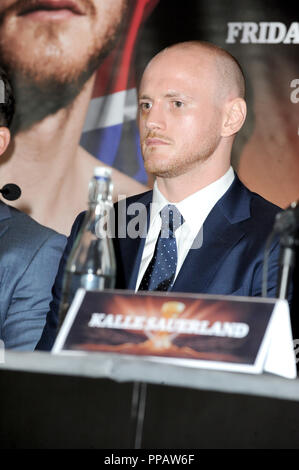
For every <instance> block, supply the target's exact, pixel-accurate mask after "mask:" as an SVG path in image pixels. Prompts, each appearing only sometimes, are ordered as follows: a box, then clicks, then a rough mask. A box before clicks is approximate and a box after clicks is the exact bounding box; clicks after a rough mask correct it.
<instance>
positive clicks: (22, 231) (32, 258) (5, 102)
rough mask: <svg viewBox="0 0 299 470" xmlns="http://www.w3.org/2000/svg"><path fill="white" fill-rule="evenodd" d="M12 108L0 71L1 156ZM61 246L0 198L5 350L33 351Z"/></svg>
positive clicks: (0, 324) (0, 325)
mask: <svg viewBox="0 0 299 470" xmlns="http://www.w3.org/2000/svg"><path fill="white" fill-rule="evenodd" d="M13 112H14V97H13V92H12V88H11V85H10V83H9V81H8V79H7V76H6V74H5V72H4V71H3V70H1V69H0V155H2V154H3V153H4V151H5V150H6V148H7V146H8V144H9V141H10V131H9V126H10V124H11V121H12V117H13ZM65 244H66V237H64V236H63V235H60V234H58V233H56V232H54V230H50V229H48V228H46V227H43V226H42V225H40V224H38V223H37V222H35V221H34V220H33V219H32V218H31V217H29V216H28V215H26V214H24V213H22V212H20V211H18V210H17V209H14V208H13V207H10V206H9V205H7V204H5V203H4V202H3V201H0V340H1V341H3V343H4V346H5V348H11V349H18V350H22V351H33V350H34V348H35V346H36V344H37V342H38V340H39V338H40V335H41V333H42V331H43V328H44V325H45V322H46V314H47V312H48V310H49V305H50V301H51V299H52V294H51V288H52V284H53V282H54V279H55V275H56V273H57V268H58V264H59V260H60V258H61V255H62V253H63V250H64V247H65ZM1 344H2V343H1Z"/></svg>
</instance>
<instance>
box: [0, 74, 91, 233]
mask: <svg viewBox="0 0 299 470" xmlns="http://www.w3.org/2000/svg"><path fill="white" fill-rule="evenodd" d="M93 81H94V78H93V77H92V78H91V79H90V80H89V81H88V82H87V83H86V85H85V87H84V88H83V89H82V91H81V93H80V94H79V95H78V96H77V98H76V99H75V101H74V102H73V103H72V104H71V105H70V106H69V107H68V108H66V109H61V110H60V111H58V112H57V113H56V114H54V115H50V116H48V117H46V118H45V119H44V120H43V121H41V122H40V123H37V124H36V125H34V126H33V127H32V128H31V129H29V130H27V131H22V132H20V133H19V134H17V135H16V136H15V138H14V139H13V140H12V142H11V144H10V146H9V148H8V149H7V151H6V153H5V154H4V155H3V156H2V157H1V159H0V180H1V184H2V185H3V184H5V183H7V182H14V183H16V184H19V185H20V187H21V189H22V197H21V199H20V200H18V201H16V203H14V205H15V206H16V207H18V208H19V209H21V210H24V211H25V212H27V213H28V214H29V215H31V216H32V217H34V218H36V219H37V220H38V221H39V222H41V223H44V224H46V225H49V226H52V227H53V228H56V229H57V230H59V223H58V225H57V224H55V223H53V224H51V223H49V221H48V217H51V216H52V218H53V220H54V214H53V211H54V210H55V212H56V209H57V210H58V208H57V202H58V204H62V201H61V198H62V199H65V200H68V199H69V198H70V196H71V193H70V191H71V190H72V192H74V193H75V191H74V188H75V185H76V182H77V174H78V167H79V166H80V156H81V157H82V155H81V154H82V151H83V149H81V148H80V147H79V141H80V136H81V132H82V127H83V124H84V119H85V115H86V112H87V108H88V104H89V101H90V97H91V93H92V88H93ZM89 158H90V159H92V160H94V159H93V158H92V157H91V156H89ZM90 167H91V165H89V166H88V168H90ZM91 171H92V170H91ZM84 183H85V184H86V181H84ZM86 187H87V185H86ZM78 189H79V188H78ZM74 197H76V195H74ZM46 214H48V215H46ZM70 217H73V214H72V215H71V216H70ZM47 222H48V223H47ZM55 225H56V227H55ZM61 228H62V225H61ZM61 231H65V230H61Z"/></svg>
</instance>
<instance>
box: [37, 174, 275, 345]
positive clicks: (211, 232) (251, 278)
mask: <svg viewBox="0 0 299 470" xmlns="http://www.w3.org/2000/svg"><path fill="white" fill-rule="evenodd" d="M151 201H152V191H148V192H146V193H143V194H139V195H136V196H132V197H130V198H128V199H126V200H124V201H121V202H120V203H118V204H117V205H115V209H116V211H115V221H116V237H115V239H114V247H115V253H116V259H117V279H116V288H117V289H135V285H136V279H137V275H138V271H139V266H140V262H141V257H142V252H143V247H144V243H145V236H146V233H147V227H146V226H145V227H144V228H143V235H144V236H143V237H138V238H135V239H133V238H130V237H128V236H126V237H121V236H117V235H118V234H124V230H125V229H126V227H127V226H128V224H129V223H130V220H131V221H132V220H133V218H134V217H136V214H135V213H133V215H127V208H128V207H129V205H130V204H133V203H137V202H138V203H139V204H140V203H141V204H143V205H145V206H146V209H147V213H148V214H149V208H150V203H151ZM131 207H134V206H131ZM279 211H280V209H279V208H278V207H277V206H275V205H273V204H271V203H269V202H268V201H266V200H265V199H263V198H262V197H260V196H259V195H257V194H255V193H252V192H251V191H249V190H248V189H247V188H246V187H245V186H244V185H243V184H242V183H241V181H240V180H239V179H238V177H237V176H236V177H235V180H234V182H233V183H232V185H231V186H230V188H229V189H228V191H227V192H226V193H225V194H224V195H223V196H222V198H221V199H220V200H219V201H218V202H217V204H216V205H215V206H214V207H213V209H212V210H211V212H210V213H209V215H208V217H207V219H206V220H205V222H204V225H203V234H202V235H203V238H202V246H201V247H200V248H197V249H191V250H190V251H189V253H188V255H187V257H186V259H185V261H184V263H183V266H182V268H181V270H180V272H179V273H178V275H177V278H176V280H175V283H174V285H173V287H172V289H171V290H172V291H175V292H193V293H209V294H221V295H240V296H261V294H262V272H263V262H264V252H265V243H266V240H267V238H268V236H269V234H270V232H271V231H272V227H273V224H274V219H275V216H276V214H277V213H278V212H279ZM129 212H131V211H129ZM119 213H121V214H122V216H121V217H119ZM124 214H125V216H124ZM83 217H84V213H82V214H80V215H79V216H78V217H77V219H76V221H75V223H74V225H73V228H72V232H71V235H70V237H69V240H68V244H67V247H66V250H65V253H64V256H63V258H62V261H61V264H60V269H59V272H58V275H57V278H56V282H55V285H54V290H53V295H54V300H53V302H52V305H51V310H50V312H49V314H48V317H47V324H46V326H45V329H44V332H43V335H42V338H41V340H40V342H39V344H38V349H46V350H47V349H50V348H51V347H52V345H53V341H54V338H55V334H56V328H57V321H58V306H59V301H60V297H61V288H62V276H63V270H64V266H65V262H66V259H67V257H68V254H69V252H70V249H71V247H72V245H73V242H74V239H75V238H76V236H77V233H78V230H79V228H80V226H81V224H82V221H83ZM194 217H196V214H194ZM121 220H123V222H122V225H123V226H121V223H120V222H119V221H121ZM145 225H146V224H145ZM279 252H280V244H279V240H278V239H274V241H273V243H272V245H271V249H270V255H269V267H268V296H269V297H275V294H276V289H277V280H278V259H279Z"/></svg>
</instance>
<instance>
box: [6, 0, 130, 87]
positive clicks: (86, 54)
mask: <svg viewBox="0 0 299 470" xmlns="http://www.w3.org/2000/svg"><path fill="white" fill-rule="evenodd" d="M126 3H127V0H1V2H0V38H1V39H0V58H1V60H2V62H4V64H6V63H7V64H10V69H15V70H21V71H22V72H25V74H28V73H29V75H30V76H34V77H35V79H36V80H37V81H43V79H45V78H47V77H51V76H52V75H53V74H54V75H55V76H56V78H58V77H59V81H60V80H62V81H63V80H65V79H67V80H68V81H71V80H72V79H74V78H76V77H77V76H78V74H79V73H80V72H81V71H82V69H83V68H84V67H86V64H87V63H88V62H89V60H90V59H91V58H92V57H94V56H98V55H99V54H100V53H101V52H102V51H104V50H105V49H106V47H107V45H108V44H109V43H110V42H111V39H113V36H114V34H115V32H116V30H117V27H118V26H119V24H120V22H121V19H122V17H123V14H124V7H125V5H126ZM3 59H4V60H3Z"/></svg>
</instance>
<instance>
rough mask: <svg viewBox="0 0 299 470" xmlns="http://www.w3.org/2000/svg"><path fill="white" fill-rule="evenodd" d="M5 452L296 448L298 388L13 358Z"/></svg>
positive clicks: (5, 376) (110, 363)
mask: <svg viewBox="0 0 299 470" xmlns="http://www.w3.org/2000/svg"><path fill="white" fill-rule="evenodd" d="M0 387H1V397H2V399H1V405H0V416H1V419H0V423H1V424H0V442H1V444H0V446H1V448H2V449H18V448H34V449H47V448H52V449H55V448H56V449H57V448H63V449H75V448H85V449H124V448H126V449H134V448H141V449H240V448H242V449H258V448H264V449H274V448H279V449H298V448H299V425H298V423H299V380H298V379H295V380H290V379H284V378H281V377H278V376H275V375H270V374H263V375H250V374H239V373H229V372H221V371H212V370H204V369H196V368H186V367H181V366H177V365H168V364H157V363H155V362H151V361H148V360H146V359H136V358H134V357H132V358H131V357H121V356H118V355H113V354H93V353H92V354H88V355H86V356H76V357H66V356H55V355H52V354H49V353H42V352H34V353H17V352H13V351H6V354H5V362H4V363H3V364H0Z"/></svg>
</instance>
